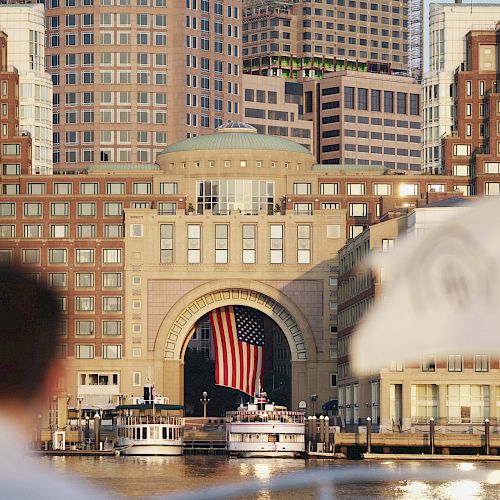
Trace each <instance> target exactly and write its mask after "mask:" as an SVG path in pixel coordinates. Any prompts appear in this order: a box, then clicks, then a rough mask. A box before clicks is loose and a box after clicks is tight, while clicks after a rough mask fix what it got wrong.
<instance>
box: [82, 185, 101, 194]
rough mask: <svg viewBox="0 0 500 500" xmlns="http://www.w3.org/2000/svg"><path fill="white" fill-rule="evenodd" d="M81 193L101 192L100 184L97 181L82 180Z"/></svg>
mask: <svg viewBox="0 0 500 500" xmlns="http://www.w3.org/2000/svg"><path fill="white" fill-rule="evenodd" d="M80 194H93V195H95V194H99V184H98V183H97V182H81V183H80Z"/></svg>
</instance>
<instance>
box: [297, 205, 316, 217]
mask: <svg viewBox="0 0 500 500" xmlns="http://www.w3.org/2000/svg"><path fill="white" fill-rule="evenodd" d="M293 212H294V214H295V215H312V214H313V205H312V203H294V204H293Z"/></svg>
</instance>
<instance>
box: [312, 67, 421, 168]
mask: <svg viewBox="0 0 500 500" xmlns="http://www.w3.org/2000/svg"><path fill="white" fill-rule="evenodd" d="M304 119H306V120H307V119H309V120H312V121H313V122H314V151H315V153H316V160H317V162H318V163H323V164H326V163H331V164H347V165H351V166H352V165H373V166H375V167H377V166H378V167H385V168H390V169H398V170H412V171H420V168H421V165H420V161H421V156H420V155H421V145H420V135H421V132H420V130H421V118H420V85H418V84H417V83H415V81H414V80H413V78H411V77H405V76H395V75H381V74H372V73H364V74H360V73H359V72H356V71H339V72H337V73H330V74H328V75H326V76H325V77H324V78H322V79H321V80H319V81H317V80H314V79H312V78H308V79H307V80H306V81H304Z"/></svg>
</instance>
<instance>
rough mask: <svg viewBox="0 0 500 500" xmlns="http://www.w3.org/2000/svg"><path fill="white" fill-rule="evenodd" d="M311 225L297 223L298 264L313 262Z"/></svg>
mask: <svg viewBox="0 0 500 500" xmlns="http://www.w3.org/2000/svg"><path fill="white" fill-rule="evenodd" d="M311 232H312V231H311V226H309V225H305V224H298V225H297V264H310V263H311V239H312V238H311Z"/></svg>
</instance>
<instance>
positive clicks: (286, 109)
mask: <svg viewBox="0 0 500 500" xmlns="http://www.w3.org/2000/svg"><path fill="white" fill-rule="evenodd" d="M243 88H244V100H243V115H244V116H245V121H246V123H248V125H251V126H252V127H255V128H256V129H257V132H258V133H259V134H263V135H274V136H280V137H285V138H287V139H290V140H292V141H294V142H298V143H299V144H301V145H302V146H304V147H305V148H307V149H308V150H309V151H311V153H313V152H314V147H313V130H314V123H313V121H312V120H303V119H302V116H303V113H304V105H303V96H304V85H303V84H302V83H301V82H295V81H288V80H285V79H284V78H279V77H270V76H259V75H243Z"/></svg>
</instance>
